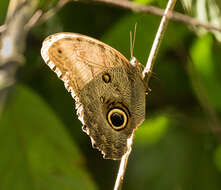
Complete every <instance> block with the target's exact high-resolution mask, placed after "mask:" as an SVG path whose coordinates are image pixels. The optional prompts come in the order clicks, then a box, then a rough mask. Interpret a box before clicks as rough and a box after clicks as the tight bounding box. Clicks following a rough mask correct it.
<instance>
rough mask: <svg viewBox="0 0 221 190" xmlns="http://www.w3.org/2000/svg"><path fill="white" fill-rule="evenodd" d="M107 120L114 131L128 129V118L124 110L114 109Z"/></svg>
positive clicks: (108, 114)
mask: <svg viewBox="0 0 221 190" xmlns="http://www.w3.org/2000/svg"><path fill="white" fill-rule="evenodd" d="M107 119H108V123H109V124H110V125H111V127H112V128H113V129H115V130H121V129H123V128H125V127H126V125H127V121H128V116H127V114H126V112H125V111H124V110H122V109H120V108H113V109H111V110H110V111H109V112H108V113H107Z"/></svg>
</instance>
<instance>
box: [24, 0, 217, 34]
mask: <svg viewBox="0 0 221 190" xmlns="http://www.w3.org/2000/svg"><path fill="white" fill-rule="evenodd" d="M69 2H82V3H93V4H105V5H107V6H115V7H119V8H122V9H126V10H131V11H134V12H138V13H144V14H153V15H157V16H163V15H164V10H163V9H160V8H158V7H155V6H150V5H141V4H137V3H135V2H133V1H128V0H59V2H58V3H57V5H56V6H55V7H54V8H52V9H50V10H48V11H47V12H45V13H43V11H42V10H37V11H38V13H39V12H40V11H42V12H41V15H38V16H39V17H36V15H34V17H35V18H34V20H35V22H30V23H32V24H31V25H30V26H27V27H29V28H31V27H33V26H34V25H36V24H41V23H44V22H46V21H47V20H48V19H49V18H51V17H52V16H54V15H55V14H56V13H57V12H58V11H59V10H60V9H61V8H62V7H63V6H64V5H66V4H67V3H69ZM36 18H37V19H36ZM168 18H169V19H171V20H174V21H177V22H181V23H185V24H187V25H190V26H192V27H202V28H204V29H206V30H208V31H218V32H221V28H218V27H216V26H213V25H211V24H210V23H205V22H200V21H198V20H197V19H194V18H192V17H190V16H187V15H184V14H181V13H178V12H173V13H171V14H170V15H169V16H168ZM32 19H33V18H32ZM28 25H29V24H28Z"/></svg>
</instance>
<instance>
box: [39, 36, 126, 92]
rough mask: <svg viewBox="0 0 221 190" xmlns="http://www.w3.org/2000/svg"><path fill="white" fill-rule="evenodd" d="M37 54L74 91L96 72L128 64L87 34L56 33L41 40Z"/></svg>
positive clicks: (95, 74) (119, 55) (81, 87)
mask: <svg viewBox="0 0 221 190" xmlns="http://www.w3.org/2000/svg"><path fill="white" fill-rule="evenodd" d="M41 54H42V57H43V59H44V61H45V62H46V63H47V65H48V66H49V67H50V68H51V69H52V70H53V71H54V72H55V73H56V74H57V75H58V77H59V78H60V79H61V80H63V81H64V82H65V87H66V88H67V90H68V91H70V90H71V91H74V92H75V94H76V93H78V92H79V90H82V89H83V87H84V86H85V85H86V84H87V83H88V82H89V81H91V80H92V79H93V78H94V77H95V76H97V75H98V74H99V73H101V72H103V71H105V70H108V69H110V68H113V67H117V66H122V65H124V66H125V67H128V65H129V62H128V60H127V59H126V58H125V57H124V56H123V55H122V54H120V53H119V52H117V51H116V50H115V49H113V48H112V47H110V46H108V45H106V44H104V43H102V42H100V41H98V40H96V39H93V38H90V37H88V36H84V35H80V34H74V33H58V34H54V35H51V36H49V37H48V38H46V39H45V41H44V42H43V46H42V49H41Z"/></svg>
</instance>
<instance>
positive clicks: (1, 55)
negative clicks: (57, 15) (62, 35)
mask: <svg viewBox="0 0 221 190" xmlns="http://www.w3.org/2000/svg"><path fill="white" fill-rule="evenodd" d="M37 2H38V1H36V0H31V1H30V0H29V1H26V0H11V1H10V3H9V7H8V12H7V17H6V21H5V25H3V26H4V28H5V29H4V30H3V32H2V34H1V41H0V47H1V48H0V113H1V111H2V109H3V106H4V103H5V99H6V97H7V94H8V91H9V89H10V87H11V86H12V85H13V84H14V82H15V74H16V71H17V68H18V67H19V66H20V65H21V64H22V63H23V62H24V57H23V53H24V48H25V39H26V34H27V30H25V28H24V26H25V24H26V23H27V22H28V20H29V19H30V17H31V16H32V14H33V12H34V11H35V9H36V7H37Z"/></svg>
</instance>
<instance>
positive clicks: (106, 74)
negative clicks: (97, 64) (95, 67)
mask: <svg viewBox="0 0 221 190" xmlns="http://www.w3.org/2000/svg"><path fill="white" fill-rule="evenodd" d="M102 79H103V81H104V82H105V83H109V82H110V81H111V76H110V75H109V74H108V73H105V74H103V75H102Z"/></svg>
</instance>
